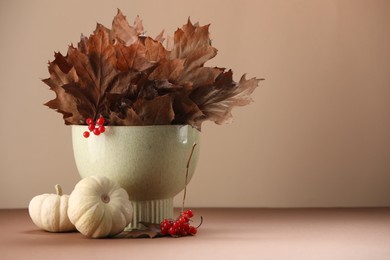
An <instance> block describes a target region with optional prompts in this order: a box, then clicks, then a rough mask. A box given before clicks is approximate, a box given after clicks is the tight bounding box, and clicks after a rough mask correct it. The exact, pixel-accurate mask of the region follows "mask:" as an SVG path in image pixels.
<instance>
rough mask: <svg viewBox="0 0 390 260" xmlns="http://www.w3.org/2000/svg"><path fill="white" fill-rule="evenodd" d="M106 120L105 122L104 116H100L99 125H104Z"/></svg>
mask: <svg viewBox="0 0 390 260" xmlns="http://www.w3.org/2000/svg"><path fill="white" fill-rule="evenodd" d="M104 122H105V120H104V117H102V116H101V117H99V118H98V120H97V121H96V123H97V124H98V125H104Z"/></svg>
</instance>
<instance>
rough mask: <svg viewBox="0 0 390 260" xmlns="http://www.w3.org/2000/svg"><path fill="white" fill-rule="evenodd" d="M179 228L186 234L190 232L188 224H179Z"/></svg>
mask: <svg viewBox="0 0 390 260" xmlns="http://www.w3.org/2000/svg"><path fill="white" fill-rule="evenodd" d="M180 228H181V229H182V230H184V231H185V232H188V231H189V230H190V225H188V223H183V224H181V227H180Z"/></svg>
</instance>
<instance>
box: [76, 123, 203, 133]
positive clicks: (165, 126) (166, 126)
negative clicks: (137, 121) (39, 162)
mask: <svg viewBox="0 0 390 260" xmlns="http://www.w3.org/2000/svg"><path fill="white" fill-rule="evenodd" d="M69 126H71V127H77V128H78V127H87V126H88V125H69ZM185 126H189V127H191V128H193V129H194V130H197V131H199V129H197V128H195V127H194V126H192V125H190V124H178V125H107V126H105V127H110V128H125V127H131V128H154V127H159V128H181V127H185ZM199 132H200V131H199Z"/></svg>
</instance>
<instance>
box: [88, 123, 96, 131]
mask: <svg viewBox="0 0 390 260" xmlns="http://www.w3.org/2000/svg"><path fill="white" fill-rule="evenodd" d="M94 129H95V125H94V124H89V125H88V130H89V131H91V132H92V131H93V130H94Z"/></svg>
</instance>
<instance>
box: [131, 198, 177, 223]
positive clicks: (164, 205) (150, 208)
mask: <svg viewBox="0 0 390 260" xmlns="http://www.w3.org/2000/svg"><path fill="white" fill-rule="evenodd" d="M131 203H132V205H133V219H132V221H131V224H130V225H129V226H127V227H126V229H125V230H131V229H144V228H145V227H144V226H143V225H142V224H140V222H145V223H154V224H159V223H160V222H161V221H163V220H164V219H166V218H173V198H169V199H161V200H146V201H131Z"/></svg>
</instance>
